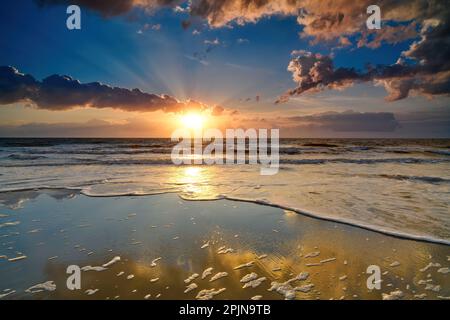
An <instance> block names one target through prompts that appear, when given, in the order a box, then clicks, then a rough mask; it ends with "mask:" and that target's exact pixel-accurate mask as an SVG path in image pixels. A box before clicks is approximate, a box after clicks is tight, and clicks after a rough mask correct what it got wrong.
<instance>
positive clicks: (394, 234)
mask: <svg viewBox="0 0 450 320" xmlns="http://www.w3.org/2000/svg"><path fill="white" fill-rule="evenodd" d="M85 188H86V187H84V188H83V187H40V188H23V189H21V188H18V189H11V190H2V191H0V195H1V194H5V193H9V192H26V191H38V192H42V191H44V192H45V191H46V190H55V191H57V190H67V191H78V192H79V194H81V195H84V196H87V197H93V198H113V197H145V196H156V195H163V194H176V195H177V196H178V197H179V198H180V199H183V200H185V201H217V200H229V201H235V202H244V203H253V204H258V205H263V206H269V207H272V208H278V209H282V210H289V211H293V212H295V213H297V214H300V215H303V216H307V217H310V218H314V219H318V220H323V221H328V222H335V223H339V224H343V225H346V226H350V227H355V228H360V229H363V230H367V231H371V232H376V233H379V234H382V235H385V236H390V237H394V238H397V239H404V240H410V241H418V242H425V243H432V244H441V245H446V246H450V239H449V240H445V239H440V238H434V237H426V236H420V235H413V234H408V233H403V232H400V231H391V230H385V229H379V228H377V227H373V226H370V225H364V224H362V223H359V222H356V221H348V220H345V219H338V218H334V217H330V216H325V215H320V214H316V213H313V212H310V211H307V210H304V209H298V208H294V207H289V206H284V205H279V204H276V203H271V202H268V201H262V200H257V199H256V200H253V199H243V198H236V197H230V196H226V195H220V197H214V198H195V199H192V198H188V197H183V195H182V192H180V191H161V192H149V193H137V192H130V193H114V194H90V193H89V192H86V191H85Z"/></svg>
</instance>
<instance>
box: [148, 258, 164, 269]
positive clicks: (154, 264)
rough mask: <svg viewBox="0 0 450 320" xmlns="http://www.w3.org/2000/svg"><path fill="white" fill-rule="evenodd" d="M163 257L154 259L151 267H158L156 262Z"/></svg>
mask: <svg viewBox="0 0 450 320" xmlns="http://www.w3.org/2000/svg"><path fill="white" fill-rule="evenodd" d="M161 259H162V258H161V257H158V258H156V259H153V260H152V262H151V263H150V267H152V268H154V267H156V262H158V261H159V260H161Z"/></svg>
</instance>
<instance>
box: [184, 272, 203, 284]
mask: <svg viewBox="0 0 450 320" xmlns="http://www.w3.org/2000/svg"><path fill="white" fill-rule="evenodd" d="M198 276H199V274H198V273H194V274H192V275H191V276H189V277H188V278H187V279H185V280H184V283H189V282H191V281H192V280H194V279H196V278H197V277H198Z"/></svg>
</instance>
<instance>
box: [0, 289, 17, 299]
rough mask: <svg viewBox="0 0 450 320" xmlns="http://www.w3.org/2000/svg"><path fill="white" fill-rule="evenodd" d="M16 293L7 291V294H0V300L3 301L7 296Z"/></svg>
mask: <svg viewBox="0 0 450 320" xmlns="http://www.w3.org/2000/svg"><path fill="white" fill-rule="evenodd" d="M15 292H16V290H9V291H8V292H6V293H2V294H0V299H3V298H5V297H7V296H9V295H10V294H13V293H15Z"/></svg>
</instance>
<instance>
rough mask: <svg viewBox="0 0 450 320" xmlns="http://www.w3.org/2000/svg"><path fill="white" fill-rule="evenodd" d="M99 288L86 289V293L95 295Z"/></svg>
mask: <svg viewBox="0 0 450 320" xmlns="http://www.w3.org/2000/svg"><path fill="white" fill-rule="evenodd" d="M98 290H99V289H87V290H86V291H85V293H86V294H87V295H88V296H91V295H93V294H94V293H97V291H98Z"/></svg>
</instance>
